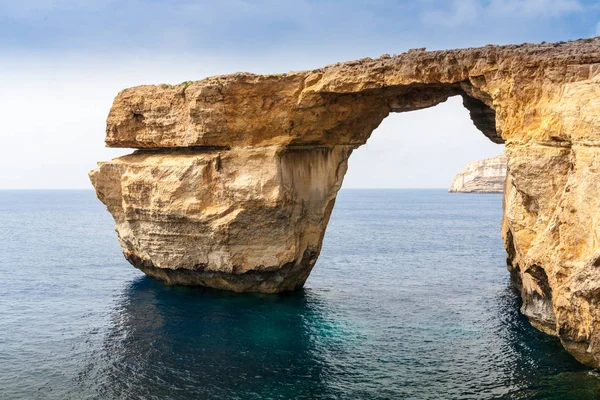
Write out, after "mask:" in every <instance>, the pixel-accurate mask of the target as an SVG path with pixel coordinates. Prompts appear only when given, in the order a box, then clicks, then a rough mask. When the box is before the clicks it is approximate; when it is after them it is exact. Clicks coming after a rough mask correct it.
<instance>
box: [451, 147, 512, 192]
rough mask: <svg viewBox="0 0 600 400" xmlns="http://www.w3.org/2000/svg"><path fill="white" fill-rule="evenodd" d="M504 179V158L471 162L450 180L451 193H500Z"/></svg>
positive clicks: (501, 155) (499, 156) (502, 156)
mask: <svg viewBox="0 0 600 400" xmlns="http://www.w3.org/2000/svg"><path fill="white" fill-rule="evenodd" d="M505 179H506V156H505V155H504V154H500V155H498V156H495V157H490V158H485V159H483V160H479V161H473V162H471V163H469V164H467V167H466V168H465V169H464V170H462V171H460V172H459V173H458V174H456V176H455V177H454V179H453V180H452V185H450V189H448V191H449V192H452V193H502V190H503V189H504V180H505Z"/></svg>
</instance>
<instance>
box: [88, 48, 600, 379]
mask: <svg viewBox="0 0 600 400" xmlns="http://www.w3.org/2000/svg"><path fill="white" fill-rule="evenodd" d="M599 72H600V40H599V39H586V40H579V41H574V42H568V43H559V44H547V43H544V44H524V45H513V46H486V47H482V48H474V49H461V50H451V51H433V52H426V51H424V50H423V49H417V50H412V51H409V52H408V53H405V54H400V55H396V56H393V57H391V56H388V55H386V56H382V57H380V58H378V59H363V60H358V61H353V62H346V63H339V64H335V65H331V66H327V67H324V68H321V69H317V70H313V71H302V72H291V73H288V74H282V75H267V76H264V75H253V74H246V73H239V74H233V75H228V76H218V77H211V78H207V79H204V80H201V81H196V82H184V83H182V84H179V85H158V86H140V87H136V88H132V89H126V90H124V91H122V92H121V93H119V94H118V96H117V97H116V99H115V101H114V104H113V106H112V109H111V111H110V114H109V116H108V120H107V135H106V144H107V145H108V146H109V147H132V148H137V149H138V150H136V151H135V152H134V153H133V154H130V155H127V156H124V157H120V158H117V159H115V160H112V161H110V162H102V163H99V165H98V168H97V169H95V170H94V171H92V172H91V173H90V178H91V180H92V183H93V185H94V187H95V188H96V192H97V195H98V198H99V199H100V200H101V201H102V202H104V204H105V205H106V206H107V208H108V210H109V211H110V212H111V214H112V215H113V217H114V219H115V222H116V227H117V232H118V235H119V240H120V243H121V246H122V248H123V251H124V254H125V257H126V258H127V259H128V260H129V261H130V262H131V263H132V264H133V265H134V266H136V267H137V268H140V269H141V270H143V271H144V272H145V273H146V274H148V275H151V276H154V277H157V278H160V279H163V280H165V281H167V282H170V283H178V284H193V285H202V286H210V287H215V288H220V289H229V290H235V291H259V292H279V291H284V290H293V289H297V288H299V287H301V286H302V285H303V284H304V281H305V280H306V278H307V277H308V275H309V273H310V270H311V269H312V267H313V265H314V263H315V261H316V259H317V257H318V255H319V251H320V249H321V241H322V239H323V235H324V232H325V228H326V226H327V222H328V220H329V215H330V213H331V210H332V208H333V205H334V202H335V197H336V193H337V191H338V189H339V188H340V186H341V183H342V179H343V176H344V173H345V171H346V167H347V160H348V157H349V156H350V154H351V152H352V150H353V149H354V148H356V147H358V146H360V145H361V144H364V143H365V142H366V140H367V138H368V137H369V135H370V134H371V132H372V131H373V130H374V129H375V128H376V127H377V126H378V125H379V123H380V122H381V121H382V120H383V119H384V118H385V117H386V116H387V115H388V114H389V113H390V112H403V111H409V110H415V109H421V108H427V107H431V106H433V105H436V104H438V103H440V102H442V101H445V100H446V99H447V98H448V97H450V96H454V95H461V96H462V97H463V102H464V105H465V107H466V108H467V109H468V110H469V112H470V115H471V118H472V120H473V122H474V124H475V125H476V126H477V127H478V128H479V129H480V130H481V131H482V132H483V133H484V134H485V135H486V136H487V137H488V138H490V140H492V141H494V142H496V143H505V145H506V148H505V149H506V155H507V158H508V178H507V184H506V188H505V193H504V217H503V222H502V235H503V237H504V239H505V245H506V249H507V261H508V262H507V264H508V269H509V271H510V272H511V276H512V277H513V280H514V282H515V283H516V284H517V285H518V287H520V289H521V293H522V297H523V301H524V303H523V309H522V311H523V312H524V313H525V315H527V316H528V317H529V319H530V320H531V322H532V323H533V324H534V325H535V326H536V327H538V328H539V329H541V330H543V331H545V332H547V333H549V334H553V335H556V336H558V337H559V338H560V339H561V341H562V343H563V345H564V346H565V348H566V349H567V350H568V351H569V352H571V354H573V355H574V356H575V357H576V358H577V359H579V360H580V361H581V362H583V363H586V364H588V365H592V366H595V367H600V307H599V306H600V304H599V302H600V196H599V194H600V189H599V188H600V186H599V183H600V177H599V174H600V172H599V169H600V165H599V164H598V163H599V162H600V152H599V150H598V149H599V148H600V147H599V146H600V117H599V115H600V113H599V111H600V101H599V95H600V85H599V82H600V74H599Z"/></svg>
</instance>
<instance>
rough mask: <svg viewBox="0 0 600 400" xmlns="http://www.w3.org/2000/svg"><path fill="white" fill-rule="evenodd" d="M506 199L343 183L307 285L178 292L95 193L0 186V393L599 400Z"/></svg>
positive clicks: (597, 384)
mask: <svg viewBox="0 0 600 400" xmlns="http://www.w3.org/2000/svg"><path fill="white" fill-rule="evenodd" d="M501 217H502V198H501V195H497V194H487V195H482V194H449V193H446V191H445V190H441V189H440V190H438V189H428V190H404V189H398V190H345V189H343V190H341V191H340V193H339V195H338V199H337V202H336V205H335V208H334V211H333V214H332V217H331V221H330V223H329V227H328V228H327V232H326V235H325V239H324V243H323V249H322V253H321V256H320V258H319V260H318V262H317V264H316V266H315V268H314V270H313V272H312V274H311V276H310V278H309V279H308V281H307V283H306V286H305V288H304V289H303V290H301V291H298V292H294V293H288V294H281V295H261V294H236V293H229V292H221V291H215V290H208V289H202V288H192V287H181V286H168V285H166V284H164V283H162V282H160V281H157V280H154V279H152V278H148V277H146V276H144V275H143V274H142V273H141V272H140V271H138V270H136V269H135V268H133V267H132V266H130V265H129V264H128V263H127V262H126V261H125V259H124V258H123V256H122V254H121V250H120V247H119V244H118V241H117V237H116V233H115V231H114V222H113V220H112V217H111V216H110V214H109V213H108V212H107V211H106V209H105V208H104V206H103V205H102V204H101V203H100V202H99V201H98V200H97V199H96V198H95V195H94V192H93V191H91V190H81V191H67V190H65V191H0V399H2V400H10V399H161V400H162V399H597V398H600V374H599V373H597V372H595V371H594V370H592V369H590V368H587V367H584V366H582V365H580V364H579V363H577V362H576V361H575V360H574V359H573V358H572V357H571V356H570V355H569V354H568V353H567V352H565V351H564V350H563V349H562V347H561V345H560V343H559V342H558V341H557V340H556V339H555V338H552V337H549V336H547V335H545V334H543V333H541V332H539V331H537V330H536V329H534V328H532V327H531V326H530V324H529V323H528V321H527V319H526V318H524V317H523V316H522V315H521V314H520V312H519V308H520V299H519V296H518V294H517V293H515V291H514V290H513V289H512V287H511V284H510V280H509V274H508V272H507V270H506V261H505V251H504V249H503V244H502V239H501V237H500V221H501Z"/></svg>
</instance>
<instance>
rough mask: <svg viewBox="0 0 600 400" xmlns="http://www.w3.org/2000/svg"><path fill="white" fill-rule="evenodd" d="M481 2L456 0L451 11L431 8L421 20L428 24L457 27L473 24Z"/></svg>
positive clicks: (422, 15) (423, 14)
mask: <svg viewBox="0 0 600 400" xmlns="http://www.w3.org/2000/svg"><path fill="white" fill-rule="evenodd" d="M478 9H479V4H478V3H477V2H476V1H475V0H454V1H453V2H452V7H451V9H450V10H449V11H442V10H429V11H425V12H423V13H422V14H421V20H422V21H423V22H424V23H425V24H428V25H443V26H447V27H457V26H460V25H466V24H471V23H473V22H474V21H475V20H476V19H477V15H478V13H479V10H478Z"/></svg>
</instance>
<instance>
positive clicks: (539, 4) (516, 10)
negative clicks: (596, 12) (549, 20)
mask: <svg viewBox="0 0 600 400" xmlns="http://www.w3.org/2000/svg"><path fill="white" fill-rule="evenodd" d="M487 10H488V11H489V12H490V13H492V14H500V15H509V16H516V17H519V16H520V17H527V18H531V17H558V16H561V15H564V14H569V13H573V12H579V11H583V6H582V5H581V3H580V2H579V1H577V0H492V1H491V2H490V4H489V6H488V7H487Z"/></svg>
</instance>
